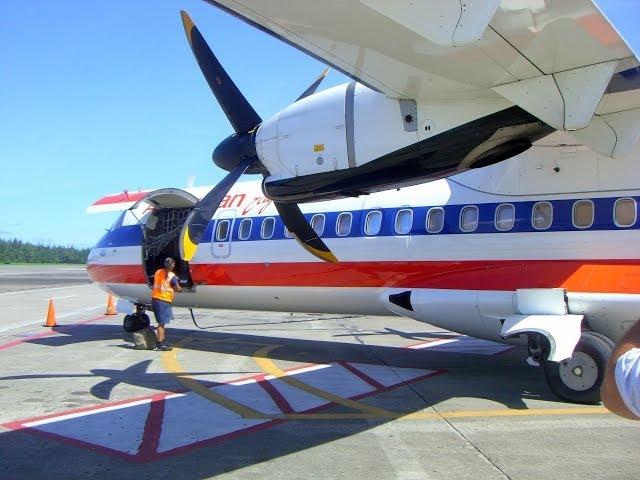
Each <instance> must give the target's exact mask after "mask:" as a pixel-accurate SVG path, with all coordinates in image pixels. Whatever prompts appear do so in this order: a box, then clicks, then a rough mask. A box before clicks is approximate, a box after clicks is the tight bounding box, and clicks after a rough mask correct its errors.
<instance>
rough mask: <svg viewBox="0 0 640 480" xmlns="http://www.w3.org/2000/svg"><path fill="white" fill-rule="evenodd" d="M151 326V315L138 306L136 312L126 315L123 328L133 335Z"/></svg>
mask: <svg viewBox="0 0 640 480" xmlns="http://www.w3.org/2000/svg"><path fill="white" fill-rule="evenodd" d="M149 325H151V320H150V319H149V315H147V314H146V313H144V306H142V305H139V304H138V305H136V312H135V313H131V314H129V315H125V316H124V319H123V320H122V328H124V331H125V332H129V333H133V332H137V331H138V330H142V329H143V328H147V327H148V326H149Z"/></svg>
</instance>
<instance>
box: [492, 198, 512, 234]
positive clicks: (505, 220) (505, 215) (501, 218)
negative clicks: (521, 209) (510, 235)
mask: <svg viewBox="0 0 640 480" xmlns="http://www.w3.org/2000/svg"><path fill="white" fill-rule="evenodd" d="M515 221H516V209H515V207H514V206H513V205H511V204H510V203H503V204H502V205H498V208H496V217H495V226H496V230H500V231H501V232H506V231H507V230H511V229H512V228H513V225H514V223H515Z"/></svg>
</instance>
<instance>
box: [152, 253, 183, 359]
mask: <svg viewBox="0 0 640 480" xmlns="http://www.w3.org/2000/svg"><path fill="white" fill-rule="evenodd" d="M174 268H176V262H175V260H174V259H173V258H171V257H167V258H166V259H165V261H164V268H159V269H158V270H157V271H156V273H155V274H154V275H153V293H152V294H151V306H152V308H153V314H154V315H155V317H156V321H157V322H158V329H157V330H156V336H157V337H158V345H157V346H156V348H154V350H161V351H164V352H166V351H169V350H171V347H170V346H169V345H167V340H166V337H165V331H164V326H165V325H166V324H167V323H169V322H170V321H171V320H173V310H172V309H171V303H172V302H173V295H174V291H176V292H180V291H181V290H182V288H181V287H180V279H179V278H178V276H177V275H176V274H175V273H173V269H174Z"/></svg>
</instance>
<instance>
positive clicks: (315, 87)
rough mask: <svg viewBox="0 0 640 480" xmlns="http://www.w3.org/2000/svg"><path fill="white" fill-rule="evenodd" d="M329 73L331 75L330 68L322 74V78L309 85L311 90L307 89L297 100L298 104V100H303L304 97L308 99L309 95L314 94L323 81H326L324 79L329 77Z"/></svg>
mask: <svg viewBox="0 0 640 480" xmlns="http://www.w3.org/2000/svg"><path fill="white" fill-rule="evenodd" d="M327 73H329V67H327V68H325V69H324V72H322V73H321V74H320V76H319V77H318V78H316V80H315V81H314V82H313V83H312V84H311V85H309V88H307V89H306V90H305V91H304V92H302V94H301V95H300V96H299V97H298V98H296V102H297V101H298V100H302V99H303V98H304V97H308V96H309V95H312V94H314V93H315V92H316V89H317V88H318V86H319V85H320V84H321V83H322V80H324V77H326V76H327ZM294 103H295V102H294Z"/></svg>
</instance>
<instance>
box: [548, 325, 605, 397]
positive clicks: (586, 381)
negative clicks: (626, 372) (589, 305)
mask: <svg viewBox="0 0 640 480" xmlns="http://www.w3.org/2000/svg"><path fill="white" fill-rule="evenodd" d="M613 349H614V343H613V342H612V341H611V340H610V339H609V338H608V337H606V336H605V335H602V334H600V333H596V332H583V333H582V335H581V336H580V341H579V342H578V344H577V345H576V348H575V350H574V352H573V356H572V357H571V358H568V359H567V360H563V361H562V362H559V363H558V362H544V363H543V364H542V366H543V368H544V373H545V376H546V377H547V382H548V383H549V387H550V388H551V390H552V391H553V393H555V394H556V395H557V396H558V397H560V398H561V399H563V400H567V401H569V402H573V403H585V404H595V403H600V386H601V385H602V381H603V379H604V372H605V369H606V367H607V362H608V360H609V357H610V356H611V353H612V352H613ZM576 372H578V373H576Z"/></svg>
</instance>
